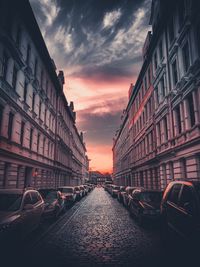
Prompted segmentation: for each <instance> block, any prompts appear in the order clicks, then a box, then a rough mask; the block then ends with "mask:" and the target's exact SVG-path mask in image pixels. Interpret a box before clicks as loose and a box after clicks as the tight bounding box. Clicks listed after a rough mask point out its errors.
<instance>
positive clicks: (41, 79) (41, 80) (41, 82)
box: [40, 70, 44, 88]
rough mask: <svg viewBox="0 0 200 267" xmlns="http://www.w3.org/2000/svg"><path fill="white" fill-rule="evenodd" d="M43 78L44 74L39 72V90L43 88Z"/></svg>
mask: <svg viewBox="0 0 200 267" xmlns="http://www.w3.org/2000/svg"><path fill="white" fill-rule="evenodd" d="M43 76H44V72H43V70H42V71H41V76H40V86H41V88H42V87H43Z"/></svg>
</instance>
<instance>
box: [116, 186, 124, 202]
mask: <svg viewBox="0 0 200 267" xmlns="http://www.w3.org/2000/svg"><path fill="white" fill-rule="evenodd" d="M125 189H126V187H125V186H120V188H119V191H118V193H117V199H118V201H119V202H122V201H123V196H122V193H125Z"/></svg>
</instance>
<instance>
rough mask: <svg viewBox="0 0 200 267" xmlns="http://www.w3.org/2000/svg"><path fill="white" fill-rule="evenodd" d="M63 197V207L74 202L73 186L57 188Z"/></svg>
mask: <svg viewBox="0 0 200 267" xmlns="http://www.w3.org/2000/svg"><path fill="white" fill-rule="evenodd" d="M58 190H60V192H61V193H62V195H63V196H64V200H65V205H66V206H68V205H70V204H73V203H74V202H75V201H76V198H77V193H76V190H75V188H74V187H73V186H63V187H60V188H58Z"/></svg>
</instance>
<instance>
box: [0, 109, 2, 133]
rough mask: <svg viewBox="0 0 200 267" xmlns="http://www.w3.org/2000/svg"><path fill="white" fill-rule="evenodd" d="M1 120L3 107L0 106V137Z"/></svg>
mask: <svg viewBox="0 0 200 267" xmlns="http://www.w3.org/2000/svg"><path fill="white" fill-rule="evenodd" d="M2 119H3V106H1V105H0V135H1V129H2Z"/></svg>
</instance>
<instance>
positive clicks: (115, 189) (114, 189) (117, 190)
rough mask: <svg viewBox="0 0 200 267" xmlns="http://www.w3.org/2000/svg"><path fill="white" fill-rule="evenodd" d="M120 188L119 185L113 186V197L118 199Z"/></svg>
mask: <svg viewBox="0 0 200 267" xmlns="http://www.w3.org/2000/svg"><path fill="white" fill-rule="evenodd" d="M119 189H120V187H119V186H118V185H113V186H112V187H111V195H112V197H117V194H118V192H119Z"/></svg>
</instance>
